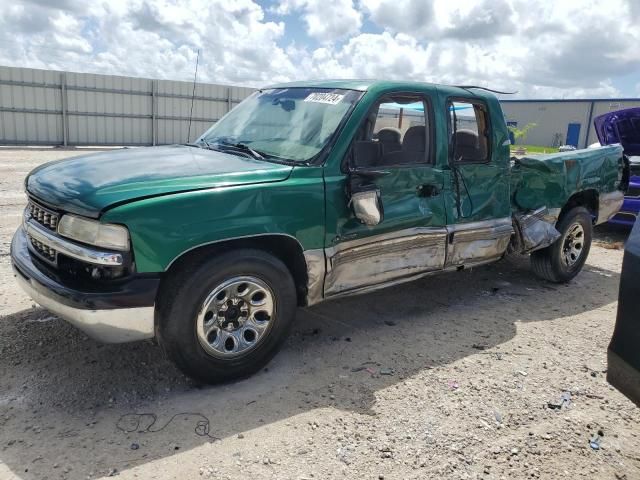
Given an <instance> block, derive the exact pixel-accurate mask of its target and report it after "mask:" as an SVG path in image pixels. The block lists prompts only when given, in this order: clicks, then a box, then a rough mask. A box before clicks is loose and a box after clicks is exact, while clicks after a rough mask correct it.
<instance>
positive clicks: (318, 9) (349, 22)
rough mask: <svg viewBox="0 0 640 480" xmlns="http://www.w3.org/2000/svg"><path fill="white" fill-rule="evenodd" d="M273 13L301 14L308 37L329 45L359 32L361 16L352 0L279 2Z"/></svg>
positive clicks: (286, 0) (282, 0) (292, 0)
mask: <svg viewBox="0 0 640 480" xmlns="http://www.w3.org/2000/svg"><path fill="white" fill-rule="evenodd" d="M274 11H275V12H276V13H278V14H280V15H288V14H292V13H296V12H302V19H303V20H304V22H305V24H306V25H307V33H308V34H309V36H310V37H313V38H315V39H317V40H319V41H320V42H322V43H331V42H335V41H336V40H340V39H342V38H344V37H346V36H348V35H352V34H355V33H357V32H359V31H360V27H361V26H362V14H361V13H360V12H359V11H358V10H356V8H355V6H354V4H353V1H352V0H333V1H331V2H326V1H323V0H280V3H279V4H278V6H277V7H276V8H275V9H274Z"/></svg>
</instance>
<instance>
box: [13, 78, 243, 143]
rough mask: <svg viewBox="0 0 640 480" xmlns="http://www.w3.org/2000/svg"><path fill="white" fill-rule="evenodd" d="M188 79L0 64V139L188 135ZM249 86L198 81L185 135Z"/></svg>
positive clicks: (162, 139)
mask: <svg viewBox="0 0 640 480" xmlns="http://www.w3.org/2000/svg"><path fill="white" fill-rule="evenodd" d="M192 92H193V83H190V82H178V81H172V80H152V79H146V78H133V77H120V76H112V75H94V74H87V73H73V72H58V71H51V70H36V69H30V68H14V67H1V66H0V144H3V145H161V144H170V143H181V142H185V141H187V131H188V127H189V113H190V109H191V97H192ZM251 92H253V89H251V88H246V87H234V86H225V85H214V84H203V83H198V84H196V91H195V101H194V105H193V117H192V122H191V135H190V139H191V140H193V139H195V138H197V137H198V136H199V135H200V134H201V133H202V132H204V131H205V130H206V129H207V128H208V127H209V126H211V124H212V123H214V122H215V121H217V120H218V119H219V118H220V117H222V116H223V115H224V114H225V113H227V112H228V111H229V110H230V109H231V108H233V107H234V106H235V105H236V104H237V103H239V102H240V101H242V100H244V99H245V98H246V97H248V96H249V95H250V94H251Z"/></svg>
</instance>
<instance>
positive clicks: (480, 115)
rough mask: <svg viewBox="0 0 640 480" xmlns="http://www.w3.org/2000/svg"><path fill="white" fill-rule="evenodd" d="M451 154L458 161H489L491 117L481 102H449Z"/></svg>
mask: <svg viewBox="0 0 640 480" xmlns="http://www.w3.org/2000/svg"><path fill="white" fill-rule="evenodd" d="M448 109H449V133H450V135H451V138H450V140H451V141H450V143H449V144H450V145H451V155H452V160H453V161H454V162H456V163H465V162H466V163H483V162H488V161H489V153H490V152H489V118H488V115H487V109H486V108H485V106H484V105H483V104H481V103H474V102H470V101H469V102H467V101H461V100H456V101H453V102H449V104H448Z"/></svg>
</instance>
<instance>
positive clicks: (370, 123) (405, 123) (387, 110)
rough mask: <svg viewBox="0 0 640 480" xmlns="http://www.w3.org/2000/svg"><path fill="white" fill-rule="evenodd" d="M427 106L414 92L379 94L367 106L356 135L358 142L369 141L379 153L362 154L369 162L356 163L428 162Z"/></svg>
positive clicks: (406, 163) (397, 163)
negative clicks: (409, 93) (367, 112)
mask: <svg viewBox="0 0 640 480" xmlns="http://www.w3.org/2000/svg"><path fill="white" fill-rule="evenodd" d="M428 108H429V107H428V104H427V103H426V102H425V101H424V100H423V99H422V97H420V96H417V95H402V94H399V95H391V96H385V97H383V98H382V99H381V100H380V101H379V102H378V103H377V104H376V105H375V107H374V108H373V109H372V110H371V112H370V114H369V116H368V118H367V120H366V121H365V122H364V124H363V126H362V127H361V130H360V132H359V135H358V142H359V143H361V144H362V143H365V144H370V146H371V147H375V148H373V150H375V151H377V152H379V153H378V154H377V155H371V156H368V157H366V158H367V159H371V162H372V164H368V165H358V166H359V167H380V166H383V167H389V166H401V165H412V164H420V163H426V162H428V161H429V157H430V156H429V152H430V139H429V123H428V119H429V118H430V115H429V110H428ZM359 163H362V162H359Z"/></svg>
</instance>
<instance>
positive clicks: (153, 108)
mask: <svg viewBox="0 0 640 480" xmlns="http://www.w3.org/2000/svg"><path fill="white" fill-rule="evenodd" d="M156 82H157V80H151V145H153V146H155V145H156V143H157V137H158V135H157V125H156V90H157V87H156V85H157V84H156Z"/></svg>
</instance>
